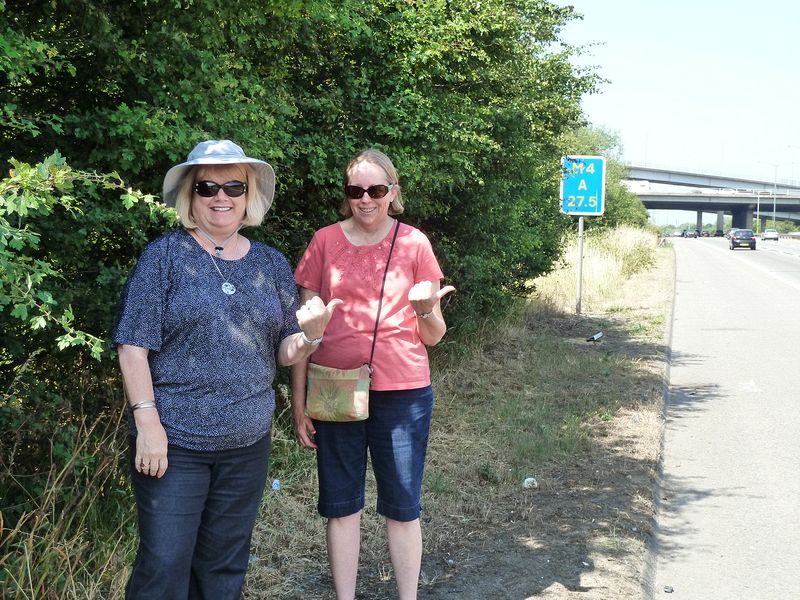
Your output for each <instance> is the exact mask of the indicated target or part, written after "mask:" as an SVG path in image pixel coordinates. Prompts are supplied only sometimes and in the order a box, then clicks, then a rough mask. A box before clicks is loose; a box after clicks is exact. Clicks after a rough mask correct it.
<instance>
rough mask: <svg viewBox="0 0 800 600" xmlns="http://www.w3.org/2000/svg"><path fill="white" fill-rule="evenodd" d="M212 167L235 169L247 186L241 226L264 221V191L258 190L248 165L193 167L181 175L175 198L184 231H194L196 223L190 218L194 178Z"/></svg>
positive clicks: (265, 207)
mask: <svg viewBox="0 0 800 600" xmlns="http://www.w3.org/2000/svg"><path fill="white" fill-rule="evenodd" d="M214 166H234V167H237V168H238V169H239V170H240V171H241V173H242V175H244V181H245V183H246V184H247V192H246V196H247V204H246V205H245V209H244V219H242V225H243V226H245V227H256V226H258V225H261V223H262V222H263V221H264V216H265V215H266V214H267V210H268V209H267V201H266V199H265V196H264V191H263V190H261V189H259V186H258V182H259V178H258V177H256V176H255V171H254V170H253V167H251V166H250V165H249V164H248V163H236V164H233V165H194V166H192V167H190V168H188V169H186V171H185V172H184V173H183V176H182V177H181V181H180V183H179V184H178V193H177V195H176V196H175V210H176V211H177V212H178V219H179V220H180V222H181V225H183V227H185V228H186V229H196V228H197V223H195V221H194V219H193V218H192V197H193V195H194V184H195V177H197V175H198V173H199V172H202V171H204V170H205V169H207V168H208V167H214Z"/></svg>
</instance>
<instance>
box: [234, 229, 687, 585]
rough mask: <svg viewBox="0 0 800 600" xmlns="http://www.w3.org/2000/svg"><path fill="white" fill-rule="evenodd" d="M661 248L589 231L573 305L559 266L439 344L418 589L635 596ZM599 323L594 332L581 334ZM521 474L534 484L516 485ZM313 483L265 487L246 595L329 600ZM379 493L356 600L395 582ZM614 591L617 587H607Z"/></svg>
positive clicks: (665, 267)
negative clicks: (498, 312)
mask: <svg viewBox="0 0 800 600" xmlns="http://www.w3.org/2000/svg"><path fill="white" fill-rule="evenodd" d="M656 244H657V239H656V238H655V236H651V235H650V234H646V233H641V232H638V233H637V232H636V231H631V230H623V231H616V232H612V233H611V236H610V238H605V239H602V238H594V239H591V240H590V241H587V244H586V248H585V254H586V259H585V260H586V263H589V264H591V265H592V267H591V268H590V269H585V270H584V291H585V296H584V302H583V306H584V307H585V311H584V313H583V314H582V315H574V314H571V312H574V296H575V280H574V271H571V270H570V267H569V261H567V265H566V266H565V268H564V269H563V270H561V271H558V272H555V273H553V274H551V275H549V276H547V277H545V278H543V279H541V280H539V281H536V282H535V286H536V289H537V290H538V293H537V295H536V296H535V297H533V298H531V299H529V300H528V301H527V302H525V303H521V304H520V306H519V307H518V309H517V311H516V312H515V313H514V314H513V315H512V316H511V317H510V318H509V319H507V320H506V321H505V322H504V323H496V322H494V323H487V325H486V327H485V330H484V331H483V332H482V334H481V335H479V336H475V337H474V338H473V340H478V341H473V342H471V344H472V345H471V347H465V345H464V344H465V343H464V342H460V343H459V345H458V346H456V344H455V342H453V341H450V342H446V343H444V344H442V345H441V347H438V348H437V349H436V352H435V355H434V361H433V362H434V369H433V374H434V383H433V385H434V388H435V391H436V396H437V404H436V408H435V413H434V426H433V429H432V432H431V440H430V444H429V454H428V462H427V467H426V477H425V483H424V488H423V516H422V521H423V531H424V545H425V548H424V555H425V557H424V560H423V574H422V578H421V580H422V581H421V586H422V593H421V596H422V597H425V598H439V597H440V596H441V598H453V597H459V598H467V599H469V598H475V599H484V598H495V597H496V598H516V597H519V598H522V597H524V596H522V595H519V594H518V593H517V592H518V590H523V589H524V590H525V592H524V593H526V594H528V593H530V594H531V595H534V594H533V593H534V592H535V593H536V595H537V597H538V595H543V596H544V597H562V596H561V595H560V592H559V590H561V591H563V597H564V598H566V597H568V595H569V594H570V593H572V591H574V590H575V589H577V588H580V587H582V586H585V587H587V589H595V588H603V589H604V590H605V591H604V592H602V593H600V595H597V596H592V594H591V593H590V594H589V595H588V596H584V597H590V598H591V597H597V598H602V597H606V598H607V597H626V598H629V597H635V593H636V591H637V590H638V589H639V585H640V581H639V580H640V577H641V569H642V562H641V561H642V559H643V557H644V548H645V544H646V539H647V534H648V532H649V517H650V515H651V513H652V502H651V496H650V494H651V490H652V477H653V474H654V472H655V465H656V461H657V455H658V448H659V439H660V437H659V435H660V400H661V389H662V375H663V371H662V369H663V356H664V345H663V339H664V338H663V336H664V323H665V319H666V315H667V308H668V302H669V299H670V297H671V291H670V290H671V283H672V279H671V254H670V253H669V252H667V251H665V250H658V251H657V250H656ZM586 263H585V264H586ZM637 269H638V271H639V273H638V274H637V275H635V276H633V277H631V274H632V273H633V272H636V271H637ZM567 282H571V286H570V285H569V284H568V283H567ZM597 330H603V331H604V333H605V336H604V338H603V339H602V341H601V342H600V343H598V344H592V343H587V342H586V341H585V338H586V337H587V336H588V335H589V334H591V333H594V332H595V331H597ZM527 477H534V478H536V479H537V482H538V484H539V487H538V488H534V489H523V487H522V482H523V481H524V479H525V478H527ZM315 487H316V476H315V474H314V473H310V474H309V477H308V479H306V480H300V479H298V480H297V481H296V482H294V483H292V485H291V486H290V487H284V488H283V490H282V491H281V492H280V493H277V494H270V495H269V497H268V499H267V502H266V505H265V514H264V516H263V519H262V521H261V523H260V525H259V527H258V529H257V532H256V535H255V540H256V553H259V552H263V557H262V558H261V560H259V562H258V563H255V564H254V566H253V570H252V574H251V576H250V577H249V580H248V592H247V597H248V598H259V599H260V598H286V599H289V598H297V599H300V598H304V599H305V598H319V599H322V600H326V599H330V598H333V597H334V596H333V594H332V593H331V592H330V581H329V577H328V574H327V564H326V556H325V545H324V531H323V529H324V522H323V520H322V519H321V518H320V517H318V516H317V515H316V511H315V507H314V501H315ZM374 498H375V494H374V488H373V486H372V482H370V488H369V489H368V500H367V509H366V511H365V516H364V526H363V532H362V554H361V569H360V573H359V590H360V595H359V598H365V599H366V598H369V599H376V600H377V599H384V598H393V597H396V592H395V590H394V584H393V582H392V580H391V563H390V561H389V559H388V554H387V551H386V548H385V538H384V532H383V526H382V524H381V521H380V519H378V518H377V516H376V515H375V514H374V510H373V505H374ZM583 565H591V568H587V567H585V566H583ZM500 582H504V583H500ZM510 582H516V583H510ZM513 585H518V586H519V588H514V587H513ZM498 586H500V587H498ZM610 588H613V589H615V590H617V592H618V593H619V594H621V595H606V596H604V595H603V594H604V593H608V591H609V589H610ZM570 590H572V591H570ZM519 593H522V592H521V591H519ZM515 594H517V595H515Z"/></svg>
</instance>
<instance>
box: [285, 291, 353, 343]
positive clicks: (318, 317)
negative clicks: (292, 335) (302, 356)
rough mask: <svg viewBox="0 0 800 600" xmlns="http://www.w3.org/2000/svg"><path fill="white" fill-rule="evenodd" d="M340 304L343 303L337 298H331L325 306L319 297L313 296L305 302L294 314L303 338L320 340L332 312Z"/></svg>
mask: <svg viewBox="0 0 800 600" xmlns="http://www.w3.org/2000/svg"><path fill="white" fill-rule="evenodd" d="M342 302H344V301H343V300H340V299H339V298H331V301H330V302H328V304H327V305H326V304H325V303H324V302H323V301H322V298H320V297H319V296H314V297H313V298H310V299H309V300H308V301H306V303H305V304H303V305H302V306H301V307H300V308H299V309H298V310H297V313H296V314H297V323H298V324H299V325H300V329H302V330H303V333H304V334H305V336H306V337H307V338H308V339H310V340H316V339H319V338H321V337H322V334H323V333H325V328H326V327H327V326H328V323H329V322H330V320H331V317H332V316H333V311H334V310H335V309H336V307H337V306H339V305H340V304H342Z"/></svg>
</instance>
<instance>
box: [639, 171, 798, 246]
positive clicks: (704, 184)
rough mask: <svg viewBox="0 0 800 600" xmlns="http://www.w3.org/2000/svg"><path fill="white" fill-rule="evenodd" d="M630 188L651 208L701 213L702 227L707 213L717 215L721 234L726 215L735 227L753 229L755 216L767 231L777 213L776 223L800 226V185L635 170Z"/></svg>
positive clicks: (698, 225)
mask: <svg viewBox="0 0 800 600" xmlns="http://www.w3.org/2000/svg"><path fill="white" fill-rule="evenodd" d="M627 185H628V189H630V190H631V191H632V192H633V193H635V194H636V195H637V196H639V198H640V199H641V201H642V203H643V204H644V205H645V207H646V208H651V209H666V210H689V211H695V212H697V228H698V229H702V227H703V213H706V212H712V213H716V214H717V229H718V230H721V229H722V226H723V219H724V215H725V214H730V215H731V216H732V224H731V226H732V227H744V228H748V229H752V228H753V218H754V216H755V217H756V218H760V219H761V225H762V228H763V226H764V225H765V224H766V221H767V219H768V218H770V219H771V218H772V217H773V214H774V216H775V218H776V219H784V220H790V221H794V222H796V223H800V183H798V182H791V181H765V180H758V179H744V178H736V177H730V176H726V175H708V174H702V173H691V172H686V171H675V170H670V169H661V168H650V167H639V166H631V167H629V168H628V179H627Z"/></svg>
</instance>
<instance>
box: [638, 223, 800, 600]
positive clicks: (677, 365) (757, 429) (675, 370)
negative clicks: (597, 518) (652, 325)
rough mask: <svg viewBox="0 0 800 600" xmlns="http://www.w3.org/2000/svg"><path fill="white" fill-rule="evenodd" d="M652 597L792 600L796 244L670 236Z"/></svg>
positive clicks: (799, 270) (797, 579)
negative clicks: (670, 312) (671, 279)
mask: <svg viewBox="0 0 800 600" xmlns="http://www.w3.org/2000/svg"><path fill="white" fill-rule="evenodd" d="M671 241H672V243H673V245H674V248H675V255H676V269H677V270H676V290H675V306H674V320H673V330H672V343H671V361H670V372H669V391H668V398H667V407H666V419H667V420H666V429H665V435H664V448H663V459H662V461H663V480H662V484H661V487H660V490H659V492H660V497H661V498H660V507H659V513H658V516H657V528H656V544H655V550H654V557H653V558H654V560H653V564H654V568H653V570H652V571H653V578H654V581H653V582H652V586H651V589H652V592H653V595H652V597H653V598H659V599H663V600H677V599H692V600H705V599H723V598H724V599H725V600H738V599H742V600H773V599H774V600H787V599H793V598H800V366H799V365H798V363H800V242H795V241H791V240H789V241H787V240H781V241H780V242H761V241H760V240H759V242H758V249H757V250H756V251H755V252H753V251H751V250H748V249H741V250H735V251H731V250H729V249H728V246H727V240H725V239H722V238H701V239H682V238H681V239H672V240H671Z"/></svg>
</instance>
